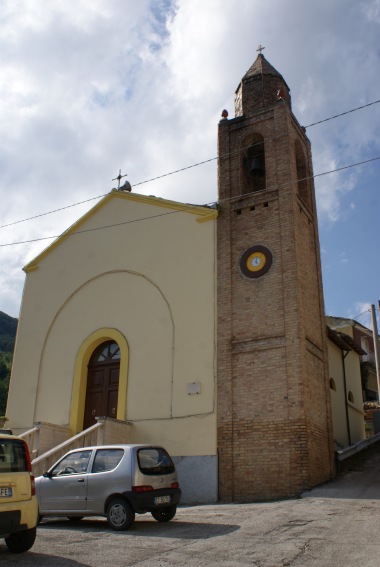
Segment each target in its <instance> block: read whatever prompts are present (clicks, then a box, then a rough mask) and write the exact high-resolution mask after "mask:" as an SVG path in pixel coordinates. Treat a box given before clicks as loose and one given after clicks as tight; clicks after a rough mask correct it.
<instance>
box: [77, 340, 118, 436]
mask: <svg viewBox="0 0 380 567" xmlns="http://www.w3.org/2000/svg"><path fill="white" fill-rule="evenodd" d="M119 374H120V349H119V347H118V345H117V343H115V342H113V341H107V342H105V343H102V344H101V345H100V346H99V347H98V348H97V349H96V350H95V351H94V353H93V355H92V357H91V359H90V362H89V364H88V374H87V389H86V402H85V409H84V420H83V429H87V427H90V426H91V425H93V424H94V423H96V419H95V417H103V416H104V417H113V418H116V416H117V401H118V396H119Z"/></svg>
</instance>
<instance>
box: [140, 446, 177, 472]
mask: <svg viewBox="0 0 380 567" xmlns="http://www.w3.org/2000/svg"><path fill="white" fill-rule="evenodd" d="M137 461H138V464H139V468H140V471H141V472H142V473H143V474H152V475H154V474H169V473H173V472H174V470H175V469H174V464H173V461H172V460H171V458H170V457H169V455H168V453H167V452H166V451H165V449H162V447H149V448H144V449H139V450H138V451H137Z"/></svg>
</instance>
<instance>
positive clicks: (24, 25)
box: [0, 0, 380, 326]
mask: <svg viewBox="0 0 380 567" xmlns="http://www.w3.org/2000/svg"><path fill="white" fill-rule="evenodd" d="M259 44H261V45H262V46H264V47H265V50H264V51H263V54H264V56H265V57H266V59H267V60H268V61H269V62H270V63H271V64H272V65H273V66H274V67H275V68H276V69H277V70H278V71H279V72H280V73H281V74H282V75H283V77H284V78H285V80H286V82H287V84H288V85H289V87H290V89H291V95H292V105H293V112H294V114H295V116H296V117H297V119H298V121H299V122H300V124H301V125H302V126H306V127H307V128H306V132H307V135H308V137H309V139H310V141H311V144H312V152H313V167H314V174H315V175H316V178H315V188H316V195H317V205H318V219H319V236H320V244H321V259H322V272H323V285H324V297H325V309H326V313H327V314H329V315H334V316H340V317H352V318H355V319H356V320H358V321H359V322H360V323H362V324H363V325H366V326H371V320H370V316H369V307H370V304H375V306H376V308H378V300H379V299H380V289H379V279H380V262H379V252H378V249H379V244H378V223H379V220H380V219H379V212H380V197H379V194H380V191H379V190H380V187H379V180H380V159H376V158H379V157H380V136H379V133H378V130H379V123H380V103H376V101H379V99H380V72H379V69H380V0H334V1H331V0H318V2H315V1H313V0H288V1H287V2H283V1H280V0H267V1H266V2H263V1H262V0H139V1H137V0H75V2H72V0H0V101H1V105H0V197H1V205H0V311H3V312H5V313H7V314H8V315H11V316H12V317H18V316H19V310H20V305H21V300H22V292H23V285H24V279H25V274H24V272H23V270H22V268H23V266H25V265H26V264H27V263H28V262H29V261H30V260H31V259H32V258H34V257H35V256H36V255H37V254H39V253H40V252H41V251H42V250H43V249H44V248H46V246H48V245H49V244H50V243H51V242H52V241H53V238H52V237H57V236H58V235H60V234H61V233H62V232H63V231H64V230H65V229H66V228H68V227H69V226H70V225H71V224H72V223H73V222H75V221H76V220H77V219H78V218H79V217H80V216H81V215H83V214H84V213H85V212H87V211H88V210H89V209H90V208H91V207H92V206H94V205H95V204H96V203H97V202H98V200H99V198H100V197H101V196H103V195H105V194H107V193H108V192H109V191H110V190H111V189H112V188H113V187H115V186H116V182H115V181H112V180H113V178H115V177H116V176H117V175H118V173H119V170H121V172H122V174H128V180H129V181H130V183H131V184H132V187H133V191H134V192H136V193H140V194H144V195H155V196H157V197H162V198H165V199H173V200H176V201H180V202H185V203H194V204H206V203H212V202H215V201H216V200H217V164H216V160H215V159H213V158H215V157H216V155H217V128H218V122H219V120H220V116H221V112H222V110H223V109H224V108H226V109H227V110H228V112H229V115H230V117H233V109H234V93H235V90H236V88H237V86H238V84H239V82H240V80H241V78H242V77H243V76H244V74H245V73H246V71H247V70H248V69H249V67H250V66H251V65H252V63H253V62H254V60H255V59H256V56H257V51H256V49H257V47H258V46H259ZM370 103H375V104H370ZM365 105H369V106H365ZM361 106H365V108H362V109H360V110H356V111H355V112H348V111H350V110H353V109H355V108H358V107H361ZM344 112H348V113H347V114H344V115H343V116H340V117H338V118H334V119H332V120H328V121H325V122H323V123H321V124H318V125H314V126H309V125H311V124H313V123H315V122H318V121H321V120H324V119H326V118H329V117H332V116H335V115H337V114H341V113H344ZM207 160H211V161H207ZM368 160H372V161H368ZM365 161H367V163H362V164H361V165H355V164H358V163H361V162H365ZM201 162H206V163H204V164H202V165H198V166H196V167H190V168H188V167H189V166H192V165H195V164H198V163H201ZM348 166H350V167H348ZM351 166H352V167H351ZM184 168H188V169H184ZM340 168H345V169H340ZM181 169H184V171H181V172H178V173H173V174H172V175H165V174H168V173H172V172H175V171H178V170H181ZM339 169H340V171H335V172H333V173H328V172H331V171H334V170H339ZM322 174H324V175H322ZM160 176H164V177H160ZM154 178H158V179H154ZM152 179H154V180H152ZM150 180H151V181H150ZM28 219H29V220H28Z"/></svg>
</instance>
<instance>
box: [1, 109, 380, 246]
mask: <svg viewBox="0 0 380 567" xmlns="http://www.w3.org/2000/svg"><path fill="white" fill-rule="evenodd" d="M379 102H380V99H379V100H375V101H373V102H369V103H368V104H364V105H362V106H357V107H356V108H352V109H351V110H347V111H345V112H341V113H340V114H335V115H334V116H330V117H328V118H324V119H323V120H319V121H318V122H313V123H312V124H308V125H307V126H304V128H311V127H312V126H316V125H317V124H322V123H324V122H328V121H330V120H333V119H335V118H339V117H340V116H344V115H346V114H350V113H352V112H356V111H357V110H362V109H363V108H367V107H368V106H372V105H374V104H378V103H379ZM244 149H245V148H242V149H241V150H239V151H243V150H244ZM229 155H231V154H227V155H225V156H220V158H224V157H228V156H229ZM217 159H218V156H217V157H213V158H210V159H207V160H204V161H200V162H198V163H194V164H192V165H188V166H186V167H182V168H180V169H176V170H174V171H170V172H169V173H164V174H162V175H158V176H156V177H152V178H150V179H146V180H144V181H140V182H138V183H134V184H133V186H134V187H138V186H139V185H144V184H145V183H151V182H152V181H156V180H158V179H162V178H164V177H168V176H170V175H175V174H177V173H181V172H182V171H186V170H188V169H192V168H194V167H198V166H200V165H204V164H206V163H209V162H212V161H215V160H217ZM376 159H378V158H374V160H376ZM374 160H373V161H374ZM363 163H366V162H363ZM347 167H349V166H347ZM342 169H346V168H342ZM320 175H326V174H320ZM107 194H108V193H104V194H102V195H98V196H96V197H90V198H89V199H85V200H83V201H78V202H77V203H73V204H71V205H66V206H64V207H60V208H58V209H54V210H52V211H46V212H45V213H39V214H38V215H34V216H32V217H28V218H25V219H20V220H17V221H13V222H10V223H7V224H4V225H0V229H1V228H7V227H9V226H14V225H16V224H20V223H23V222H27V221H30V220H34V219H36V218H40V217H43V216H47V215H50V214H54V213H57V212H60V211H64V210H66V209H70V208H72V207H76V206H78V205H83V204H85V203H89V202H91V201H94V200H96V199H101V198H102V197H105V196H106V195H107ZM52 238H54V237H52Z"/></svg>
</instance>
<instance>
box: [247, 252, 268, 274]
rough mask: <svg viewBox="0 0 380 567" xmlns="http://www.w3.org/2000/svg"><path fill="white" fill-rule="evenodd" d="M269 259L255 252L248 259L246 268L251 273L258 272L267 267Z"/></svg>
mask: <svg viewBox="0 0 380 567" xmlns="http://www.w3.org/2000/svg"><path fill="white" fill-rule="evenodd" d="M266 261H267V259H266V257H265V254H263V253H262V252H253V253H252V254H250V255H249V256H248V258H247V262H246V266H247V268H248V270H249V271H250V272H258V271H259V270H262V269H263V268H264V266H265V263H266Z"/></svg>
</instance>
